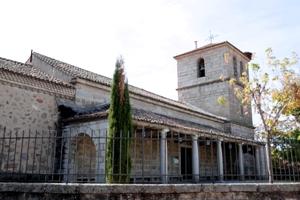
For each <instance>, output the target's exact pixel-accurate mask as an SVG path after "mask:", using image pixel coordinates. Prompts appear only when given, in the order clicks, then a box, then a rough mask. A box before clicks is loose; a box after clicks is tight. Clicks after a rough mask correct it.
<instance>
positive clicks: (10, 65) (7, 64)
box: [0, 57, 71, 87]
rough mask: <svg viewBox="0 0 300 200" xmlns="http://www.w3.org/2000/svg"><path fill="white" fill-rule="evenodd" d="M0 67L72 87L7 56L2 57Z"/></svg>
mask: <svg viewBox="0 0 300 200" xmlns="http://www.w3.org/2000/svg"><path fill="white" fill-rule="evenodd" d="M0 69H3V70H7V71H10V72H14V73H18V74H22V75H26V76H29V77H32V78H37V79H41V80H44V81H49V82H53V83H57V84H61V85H65V86H70V87H71V85H70V84H69V83H65V82H63V81H61V80H59V79H56V78H54V77H50V76H49V75H48V74H46V73H44V72H42V71H40V70H39V69H37V68H35V67H34V66H32V65H28V64H24V63H21V62H17V61H13V60H9V59H6V58H1V57H0Z"/></svg>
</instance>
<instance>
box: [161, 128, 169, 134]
mask: <svg viewBox="0 0 300 200" xmlns="http://www.w3.org/2000/svg"><path fill="white" fill-rule="evenodd" d="M169 131H170V129H168V128H164V129H162V130H161V133H163V134H166V133H167V132H169Z"/></svg>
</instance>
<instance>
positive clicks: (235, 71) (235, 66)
mask: <svg viewBox="0 0 300 200" xmlns="http://www.w3.org/2000/svg"><path fill="white" fill-rule="evenodd" d="M232 61H233V75H234V76H235V77H237V76H238V71H237V62H236V57H233V59H232Z"/></svg>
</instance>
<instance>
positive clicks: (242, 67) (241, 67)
mask: <svg viewBox="0 0 300 200" xmlns="http://www.w3.org/2000/svg"><path fill="white" fill-rule="evenodd" d="M243 72H244V64H243V62H242V61H241V62H240V76H242V75H243Z"/></svg>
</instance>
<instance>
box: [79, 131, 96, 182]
mask: <svg viewBox="0 0 300 200" xmlns="http://www.w3.org/2000/svg"><path fill="white" fill-rule="evenodd" d="M75 145H76V146H75V163H74V164H75V174H76V181H78V182H94V181H95V177H96V146H95V144H94V142H93V140H92V138H91V137H90V136H89V135H87V134H85V133H80V134H79V135H78V136H77V137H76V138H75Z"/></svg>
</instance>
